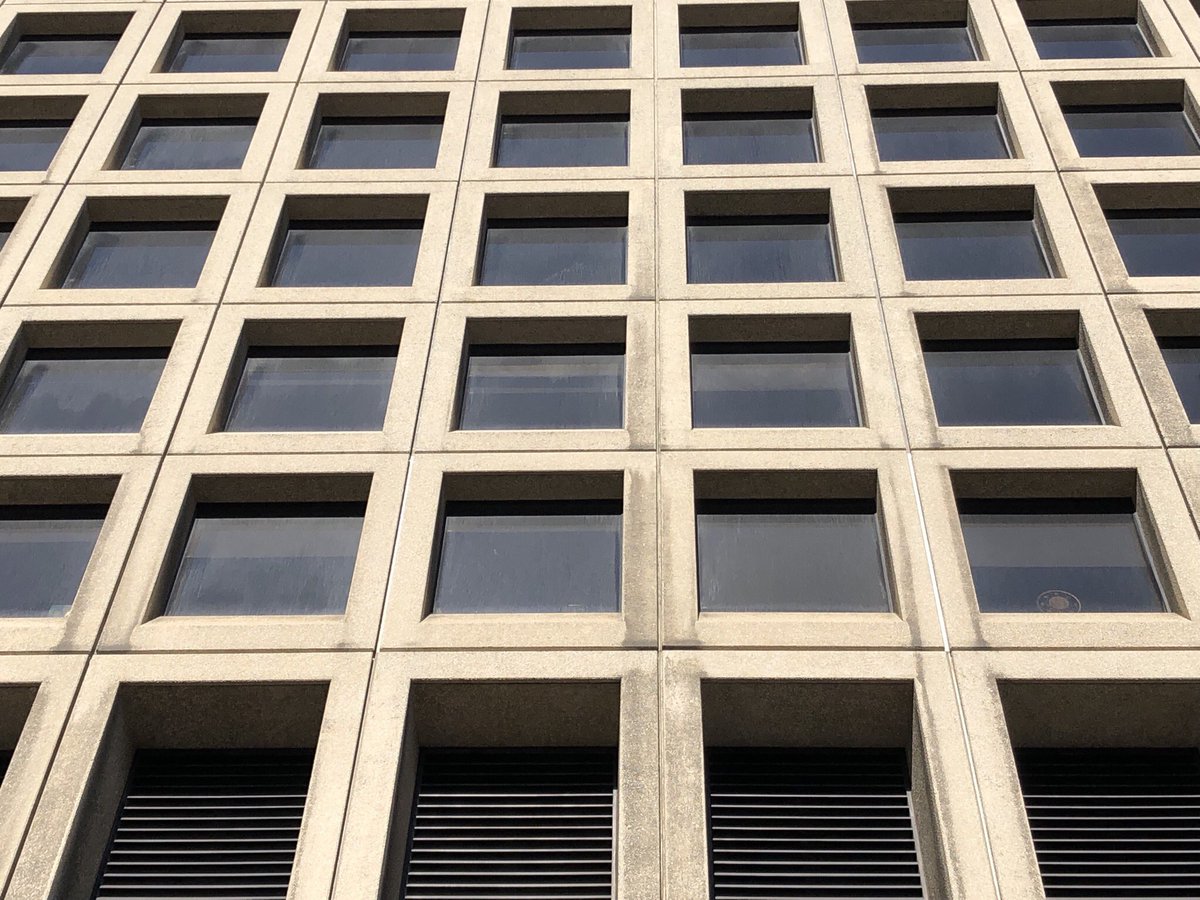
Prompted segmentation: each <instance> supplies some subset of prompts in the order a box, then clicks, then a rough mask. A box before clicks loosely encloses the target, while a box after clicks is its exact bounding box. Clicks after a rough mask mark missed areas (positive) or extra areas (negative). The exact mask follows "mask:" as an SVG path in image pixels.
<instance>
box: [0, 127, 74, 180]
mask: <svg viewBox="0 0 1200 900" xmlns="http://www.w3.org/2000/svg"><path fill="white" fill-rule="evenodd" d="M70 127H71V123H70V121H62V122H59V121H54V122H52V121H48V120H42V121H30V122H14V121H8V122H5V121H0V171H2V172H44V171H45V170H46V169H47V168H49V167H50V163H51V161H53V159H54V155H55V154H56V153H58V148H59V146H60V145H61V144H62V142H63V138H65V137H66V136H67V130H68V129H69V128H70Z"/></svg>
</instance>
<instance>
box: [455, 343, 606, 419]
mask: <svg viewBox="0 0 1200 900" xmlns="http://www.w3.org/2000/svg"><path fill="white" fill-rule="evenodd" d="M624 394H625V347H624V346H623V345H621V344H557V345H549V344H515V345H500V344H491V345H476V346H472V347H471V348H470V351H469V353H468V356H467V374H466V378H465V380H464V382H463V395H462V410H461V411H460V413H459V422H458V427H459V428H462V429H468V430H480V429H482V430H486V429H537V428H547V429H549V428H620V427H621V425H622V423H623V422H624Z"/></svg>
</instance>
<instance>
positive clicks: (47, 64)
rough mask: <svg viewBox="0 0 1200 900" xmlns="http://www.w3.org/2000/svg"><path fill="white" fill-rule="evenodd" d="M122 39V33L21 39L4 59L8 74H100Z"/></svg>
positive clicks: (0, 67)
mask: <svg viewBox="0 0 1200 900" xmlns="http://www.w3.org/2000/svg"><path fill="white" fill-rule="evenodd" d="M120 39H121V36H120V35H119V34H111V35H110V34H106V35H81V36H75V35H59V36H50V35H42V36H31V37H23V38H20V39H19V40H18V41H17V42H16V43H14V44H13V45H12V49H11V50H9V52H8V55H7V56H6V57H5V58H4V64H3V66H0V72H3V74H5V75H97V74H99V73H100V72H103V71H104V67H105V66H106V65H107V64H108V58H109V57H110V56H111V55H112V52H113V50H114V49H115V48H116V46H117V41H119V40H120Z"/></svg>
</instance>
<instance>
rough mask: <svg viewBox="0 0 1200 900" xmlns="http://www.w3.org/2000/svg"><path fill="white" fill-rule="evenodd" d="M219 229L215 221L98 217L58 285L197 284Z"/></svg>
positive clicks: (117, 286) (152, 285)
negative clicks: (110, 219)
mask: <svg viewBox="0 0 1200 900" xmlns="http://www.w3.org/2000/svg"><path fill="white" fill-rule="evenodd" d="M215 234H216V225H215V224H214V223H211V222H154V223H149V222H147V223H141V222H139V223H126V222H116V223H99V222H98V223H96V224H94V225H92V227H91V228H90V229H89V230H88V233H87V234H86V235H85V236H84V239H83V242H82V243H81V244H80V247H79V252H78V253H77V254H76V255H75V259H74V260H73V261H72V263H71V266H70V268H68V269H67V272H66V274H65V276H64V277H63V279H62V283H61V285H60V287H64V288H192V287H195V286H196V283H197V282H198V281H199V280H200V273H201V272H202V271H203V270H204V263H205V260H207V259H208V250H209V247H211V246H212V241H213V235H215Z"/></svg>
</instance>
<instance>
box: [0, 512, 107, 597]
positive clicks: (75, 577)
mask: <svg viewBox="0 0 1200 900" xmlns="http://www.w3.org/2000/svg"><path fill="white" fill-rule="evenodd" d="M107 513H108V507H107V506H106V505H101V504H87V505H83V504H80V505H74V506H70V505H43V506H30V505H6V506H0V579H3V583H4V586H5V588H4V591H3V592H2V593H0V616H6V617H15V616H62V615H66V613H67V611H68V610H70V608H71V604H72V603H74V602H75V593H76V591H78V590H79V585H80V583H81V582H82V581H83V574H84V571H85V570H86V569H87V566H88V562H89V561H90V560H91V558H92V551H93V550H94V549H95V547H96V540H97V539H98V538H99V537H100V529H101V527H103V525H104V517H105V516H106V515H107Z"/></svg>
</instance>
